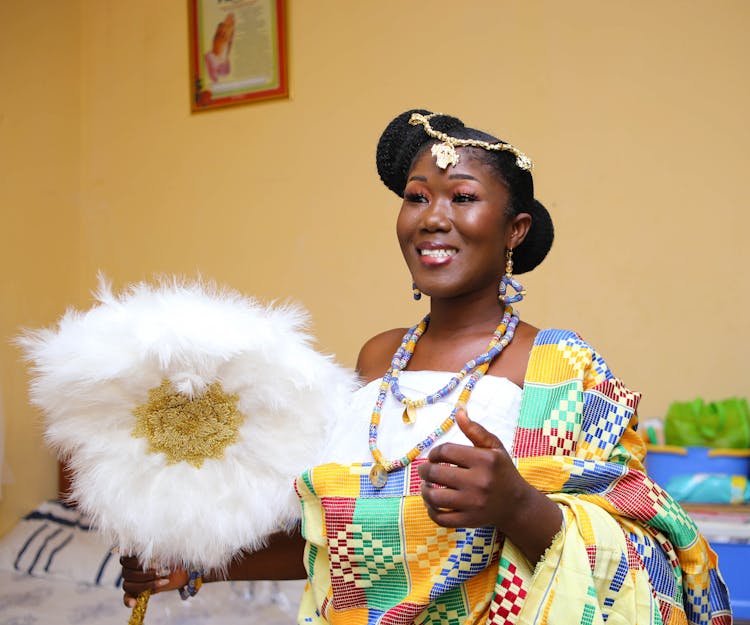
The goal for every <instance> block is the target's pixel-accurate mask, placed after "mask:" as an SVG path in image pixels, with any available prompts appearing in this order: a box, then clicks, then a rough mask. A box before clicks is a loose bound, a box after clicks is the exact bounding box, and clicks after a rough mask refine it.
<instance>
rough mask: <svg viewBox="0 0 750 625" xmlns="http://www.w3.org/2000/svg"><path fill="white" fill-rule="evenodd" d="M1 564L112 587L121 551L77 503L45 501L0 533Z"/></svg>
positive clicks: (37, 574) (5, 567) (117, 582)
mask: <svg viewBox="0 0 750 625" xmlns="http://www.w3.org/2000/svg"><path fill="white" fill-rule="evenodd" d="M0 570H5V571H18V572H21V573H25V574H27V575H31V576H33V577H44V578H54V579H66V580H69V581H72V582H75V583H83V584H89V585H94V586H110V587H116V586H119V585H120V582H121V576H120V573H121V567H120V559H119V556H118V555H117V554H115V553H112V550H111V546H110V545H109V544H107V543H106V542H105V541H104V539H103V538H102V537H101V536H100V535H99V534H98V533H97V532H96V531H95V530H93V529H91V527H90V524H89V522H88V520H87V519H86V518H85V517H84V516H83V515H82V514H81V513H80V512H78V511H77V510H76V509H75V508H71V507H70V506H66V505H65V504H63V503H62V502H60V501H45V502H44V503H42V504H40V505H39V506H37V508H35V509H34V510H32V511H31V512H30V513H29V514H27V515H26V516H25V517H24V518H23V519H22V520H21V521H19V522H18V524H17V525H16V526H15V527H14V528H13V529H12V530H11V531H10V532H9V533H8V534H6V535H5V536H3V537H2V538H0Z"/></svg>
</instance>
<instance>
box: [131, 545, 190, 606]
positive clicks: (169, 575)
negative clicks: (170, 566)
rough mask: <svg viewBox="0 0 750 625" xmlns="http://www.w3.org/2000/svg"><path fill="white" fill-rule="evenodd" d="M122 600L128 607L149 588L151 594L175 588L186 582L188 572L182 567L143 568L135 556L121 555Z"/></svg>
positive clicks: (133, 604)
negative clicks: (172, 569)
mask: <svg viewBox="0 0 750 625" xmlns="http://www.w3.org/2000/svg"><path fill="white" fill-rule="evenodd" d="M120 564H121V565H122V589H123V590H124V591H125V596H124V597H123V601H124V603H125V605H126V606H128V607H129V608H132V607H135V600H136V597H138V595H140V594H141V593H143V592H145V591H147V590H150V591H151V593H152V594H154V593H157V592H163V591H165V590H176V589H177V588H182V587H183V586H184V585H185V584H187V583H188V572H187V571H186V570H184V569H175V570H174V571H169V570H157V569H145V570H144V568H143V565H142V564H141V563H140V562H139V561H138V559H137V558H132V557H128V556H122V557H121V558H120Z"/></svg>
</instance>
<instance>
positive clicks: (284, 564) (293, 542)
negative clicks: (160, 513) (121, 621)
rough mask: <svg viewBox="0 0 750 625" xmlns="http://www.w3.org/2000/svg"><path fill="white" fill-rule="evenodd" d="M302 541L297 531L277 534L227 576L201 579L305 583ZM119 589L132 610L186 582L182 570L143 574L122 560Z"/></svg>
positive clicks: (135, 562)
mask: <svg viewBox="0 0 750 625" xmlns="http://www.w3.org/2000/svg"><path fill="white" fill-rule="evenodd" d="M304 549H305V540H304V539H303V538H302V535H301V534H300V532H299V530H295V531H294V532H293V533H290V534H287V533H284V532H280V533H277V534H274V535H273V536H271V537H270V538H269V541H268V545H267V546H266V547H264V548H263V549H260V550H258V551H254V552H252V553H242V554H241V555H240V556H239V557H237V558H235V559H234V560H233V561H232V563H231V564H230V565H229V566H228V567H227V570H226V572H223V573H222V572H213V573H209V574H207V575H206V576H205V577H204V581H205V582H213V581H224V580H260V579H274V580H283V579H305V577H307V573H306V572H305V567H304V565H303V564H302V556H303V553H304ZM120 564H121V565H122V579H123V582H122V588H123V590H124V591H125V596H124V599H123V600H124V603H125V605H126V606H128V607H131V608H132V607H133V606H135V598H136V597H137V596H138V595H140V594H141V593H143V592H145V591H147V590H149V591H151V593H157V592H164V591H165V590H176V589H178V588H182V587H183V586H185V585H186V584H187V582H188V572H187V571H186V570H185V569H176V570H172V571H170V570H156V569H146V570H144V569H143V567H142V565H141V564H140V562H139V561H138V559H137V558H131V557H124V556H123V557H122V558H120Z"/></svg>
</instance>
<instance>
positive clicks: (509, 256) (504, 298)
mask: <svg viewBox="0 0 750 625" xmlns="http://www.w3.org/2000/svg"><path fill="white" fill-rule="evenodd" d="M508 286H510V287H512V288H513V290H514V291H515V294H514V295H506V291H507V290H508ZM524 295H526V289H525V288H523V285H522V284H521V283H520V282H518V280H516V279H515V278H514V277H513V250H512V249H510V248H508V250H507V251H506V252H505V275H504V276H503V277H502V278H500V286H499V288H498V296H497V297H498V299H499V300H500V301H501V302H502V303H503V304H505V305H506V306H508V305H510V304H515V303H516V302H520V301H521V300H522V299H523V296H524Z"/></svg>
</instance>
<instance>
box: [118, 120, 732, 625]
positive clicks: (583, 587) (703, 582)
mask: <svg viewBox="0 0 750 625" xmlns="http://www.w3.org/2000/svg"><path fill="white" fill-rule="evenodd" d="M377 166H378V172H379V174H380V177H381V179H382V180H383V182H384V183H385V184H386V186H387V187H388V188H389V189H391V190H392V191H393V192H394V193H396V194H397V195H398V196H399V197H401V198H402V204H401V209H400V212H399V215H398V219H397V235H398V239H399V243H400V246H401V251H402V253H403V256H404V259H405V261H406V264H407V266H408V268H409V271H410V272H411V275H412V278H413V281H414V285H415V291H416V292H418V293H423V294H424V295H426V296H428V297H429V298H430V305H429V314H428V315H427V316H426V317H425V318H424V319H422V320H421V321H420V322H419V323H417V324H415V325H414V326H412V327H411V328H396V329H392V330H387V331H385V332H382V333H381V334H378V335H377V336H375V337H373V338H371V339H370V340H369V341H367V342H366V343H365V345H364V346H363V347H362V350H361V352H360V354H359V359H358V362H357V369H358V372H359V375H360V377H361V379H362V382H363V384H362V386H361V387H360V388H359V389H357V390H356V391H355V392H354V393H353V395H352V397H351V398H350V400H349V410H348V411H346V412H345V413H343V414H345V416H342V418H341V419H340V420H339V421H338V422H337V423H336V424H335V425H334V426H333V430H332V433H331V435H330V437H329V438H328V440H327V441H326V443H325V452H324V453H323V457H324V458H325V459H326V461H327V462H326V464H322V465H319V466H315V467H312V468H310V469H309V470H307V471H305V472H304V473H303V474H302V475H301V476H300V477H298V478H297V480H296V490H297V494H298V495H299V498H300V500H301V502H302V519H303V520H302V525H301V530H300V534H301V536H299V535H298V536H292V537H277V538H276V539H274V540H272V542H271V543H270V544H269V546H268V547H267V548H266V549H265V550H262V551H260V552H256V553H255V554H251V555H248V556H247V557H245V558H243V559H241V560H238V561H237V562H236V563H235V565H233V567H232V568H231V570H230V571H229V574H228V577H229V578H234V579H237V578H243V579H258V578H264V577H268V576H269V575H279V576H283V575H294V574H296V571H297V569H296V568H295V566H296V564H297V563H298V562H300V561H302V562H303V563H304V566H305V572H306V576H307V577H308V580H309V583H308V584H307V586H306V589H305V592H304V595H303V599H302V603H301V607H300V612H299V617H298V622H299V623H312V624H317V625H324V624H326V623H340V622H346V623H351V624H359V623H361V624H362V625H364V624H366V623H375V622H377V623H382V624H403V625H407V624H409V623H419V624H420V625H424V624H433V625H437V624H441V625H444V624H446V623H448V624H451V625H452V624H456V625H459V624H478V623H485V622H486V623H509V622H510V623H513V622H524V623H540V624H541V623H547V622H548V620H550V621H551V620H552V617H553V616H554V620H555V621H556V622H562V623H580V624H582V625H583V624H584V623H585V624H589V623H603V622H605V621H608V620H609V622H612V623H614V622H618V623H634V622H638V623H654V624H656V623H696V624H697V623H708V622H711V623H714V624H715V625H719V624H723V623H729V622H730V620H731V615H730V611H729V602H728V597H727V591H726V588H725V586H724V584H723V582H722V580H721V577H720V576H719V574H718V570H717V562H716V556H715V555H714V554H713V552H712V551H711V550H710V548H709V547H708V544H707V543H706V542H705V540H704V539H703V538H702V537H701V536H700V534H699V533H698V532H697V529H696V526H695V524H694V523H693V522H692V521H691V519H690V518H689V517H688V515H687V514H686V513H685V511H684V510H683V509H682V508H681V507H680V506H679V505H678V504H677V503H676V502H675V501H673V500H672V499H671V498H670V496H669V495H668V494H667V493H665V492H664V491H663V489H661V488H660V487H659V486H658V485H657V484H655V483H654V482H653V481H652V480H650V479H649V477H648V476H647V474H646V472H645V469H644V466H643V459H644V453H645V447H644V445H643V442H642V441H641V438H640V436H639V435H638V434H637V433H636V428H637V424H638V417H637V414H636V409H637V406H638V401H639V399H640V395H639V394H638V393H636V392H634V391H631V390H630V389H628V388H627V387H626V386H625V384H624V383H623V382H622V381H621V380H619V379H618V378H617V377H615V375H614V374H613V373H612V371H611V370H610V368H609V367H608V366H607V364H606V362H605V360H604V359H603V358H602V356H601V355H600V354H599V353H598V352H597V351H596V350H595V349H594V348H593V347H592V346H591V345H589V344H588V343H586V342H585V341H584V340H583V339H582V338H581V337H580V336H578V335H577V334H575V333H574V332H571V331H569V330H560V329H539V328H536V327H534V326H533V325H531V324H529V323H527V322H525V321H521V320H520V316H519V312H518V310H516V308H515V307H514V304H516V303H517V302H518V301H520V300H522V299H523V297H524V295H526V293H525V290H524V289H523V286H522V285H521V284H520V283H519V282H518V281H517V279H516V277H515V276H516V275H517V274H520V273H524V272H527V271H530V270H532V269H533V268H534V267H536V266H537V265H538V264H539V263H541V262H542V261H543V260H544V258H545V257H546V255H547V253H548V251H549V249H550V247H551V245H552V241H553V238H554V229H553V226H552V220H551V217H550V215H549V213H548V211H547V210H546V209H545V208H544V206H543V205H542V204H541V203H540V202H539V201H537V200H536V199H535V197H534V184H533V179H532V175H531V168H532V163H531V159H530V158H529V157H528V156H526V155H525V154H524V153H523V152H522V151H521V150H519V149H518V148H516V147H515V146H512V145H510V144H508V143H505V142H503V141H500V140H499V139H497V138H496V137H493V136H491V135H488V134H486V133H484V132H480V131H478V130H474V129H471V128H467V127H465V126H464V124H463V123H462V122H461V121H460V120H459V119H457V118H455V117H451V116H447V115H439V114H435V113H431V112H429V111H426V110H413V111H407V112H405V113H403V114H401V115H399V116H398V117H396V118H395V119H394V120H393V121H392V122H391V123H390V124H388V126H387V127H386V129H385V131H384V132H383V134H382V136H381V139H380V141H379V144H378V149H377ZM453 372H455V373H453ZM300 538H303V539H304V542H303V541H302V540H300ZM303 545H304V547H303ZM269 563H273V566H272V567H271V565H270V564H269ZM123 564H124V571H123V576H124V579H125V584H124V588H125V590H126V593H127V594H126V601H130V600H131V599H132V596H134V595H135V594H137V593H139V592H142V591H144V590H151V591H154V592H157V591H160V590H165V589H172V588H176V587H179V586H184V585H185V584H189V583H190V579H191V578H189V577H188V574H187V572H185V571H182V570H177V571H173V572H171V573H169V574H165V573H164V572H161V573H159V572H157V571H154V570H146V571H145V572H144V571H143V570H142V568H141V567H140V566H139V563H137V562H133V561H131V560H128V559H125V560H124V561H123Z"/></svg>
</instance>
